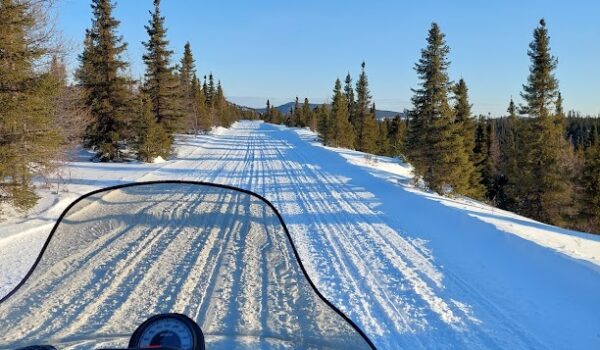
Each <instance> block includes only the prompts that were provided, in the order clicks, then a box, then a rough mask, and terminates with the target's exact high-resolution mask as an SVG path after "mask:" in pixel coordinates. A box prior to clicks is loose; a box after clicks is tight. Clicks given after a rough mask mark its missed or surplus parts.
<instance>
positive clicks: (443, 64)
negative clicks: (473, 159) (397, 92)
mask: <svg viewBox="0 0 600 350" xmlns="http://www.w3.org/2000/svg"><path fill="white" fill-rule="evenodd" d="M449 52H450V48H449V47H448V45H446V42H445V39H444V34H443V33H442V32H441V30H440V28H439V26H438V25H437V24H436V23H433V24H432V25H431V28H430V29H429V34H428V38H427V47H426V48H425V49H423V50H421V58H420V59H419V61H418V62H417V63H416V65H415V70H416V71H417V74H418V76H419V79H420V80H421V84H420V85H421V87H420V88H419V89H413V90H412V91H413V93H414V95H413V97H412V103H413V106H414V110H413V111H412V112H411V116H410V117H411V120H410V124H409V130H408V135H407V150H408V156H409V160H410V162H411V164H412V165H413V166H414V168H415V173H416V175H417V176H418V177H422V178H423V179H424V180H425V182H426V183H427V184H428V185H429V187H430V188H431V189H433V190H434V191H437V192H447V191H449V190H453V191H455V192H457V193H461V194H463V193H468V192H469V189H470V180H469V177H467V176H464V175H463V172H464V166H465V164H468V162H469V155H468V153H467V152H466V151H465V147H464V141H463V138H462V136H461V135H460V129H459V124H457V123H455V121H454V119H455V118H454V113H453V110H452V108H451V107H450V105H449V103H448V92H449V90H450V88H451V83H450V79H449V78H448V73H447V69H448V66H449V64H450V62H449V61H448V58H447V56H448V54H449Z"/></svg>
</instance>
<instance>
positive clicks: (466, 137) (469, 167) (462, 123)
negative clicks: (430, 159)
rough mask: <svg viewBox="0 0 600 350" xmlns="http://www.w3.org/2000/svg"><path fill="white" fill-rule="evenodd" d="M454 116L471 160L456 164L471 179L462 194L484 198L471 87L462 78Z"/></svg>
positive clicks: (456, 93)
mask: <svg viewBox="0 0 600 350" xmlns="http://www.w3.org/2000/svg"><path fill="white" fill-rule="evenodd" d="M453 90H454V99H455V104H454V116H455V122H456V124H457V126H458V132H459V133H460V137H462V139H463V145H464V152H465V153H467V155H468V157H469V161H468V162H465V163H463V164H456V166H459V167H461V169H462V173H463V176H465V177H467V178H468V179H469V186H468V188H466V189H465V191H464V192H463V193H462V194H465V195H468V196H470V197H472V198H477V199H483V197H484V188H483V186H482V185H481V169H478V168H477V167H476V164H478V163H480V162H481V159H478V157H477V155H476V154H475V152H474V151H475V121H474V120H473V118H472V116H471V104H470V103H469V89H468V88H467V83H466V82H465V80H464V79H462V78H461V79H460V80H459V81H458V83H457V84H456V85H455V86H454V89H453Z"/></svg>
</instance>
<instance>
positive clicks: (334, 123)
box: [327, 79, 354, 148]
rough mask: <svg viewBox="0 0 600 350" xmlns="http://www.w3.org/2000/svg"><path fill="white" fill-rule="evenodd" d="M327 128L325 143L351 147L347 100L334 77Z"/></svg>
mask: <svg viewBox="0 0 600 350" xmlns="http://www.w3.org/2000/svg"><path fill="white" fill-rule="evenodd" d="M328 127H329V130H328V132H327V141H328V142H327V144H328V145H331V146H334V147H345V148H349V147H352V145H353V144H354V130H353V129H352V124H350V120H349V115H348V101H346V96H345V95H344V94H343V93H342V83H341V82H340V79H336V81H335V86H334V88H333V98H332V101H331V114H330V117H329V125H328Z"/></svg>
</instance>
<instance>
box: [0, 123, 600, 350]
mask: <svg viewBox="0 0 600 350" xmlns="http://www.w3.org/2000/svg"><path fill="white" fill-rule="evenodd" d="M313 141H314V134H312V133H310V132H308V131H306V130H297V129H288V128H284V127H280V126H274V125H269V124H264V123H260V122H239V123H236V124H235V125H234V126H233V127H232V128H231V129H229V130H219V133H218V134H217V135H208V136H202V137H197V138H194V137H182V138H180V139H179V140H178V145H177V147H178V157H177V158H176V159H174V160H171V161H167V162H164V163H160V164H150V165H143V164H91V163H86V162H73V163H71V164H70V165H69V169H70V171H71V173H72V178H71V184H70V185H69V190H70V191H71V192H70V193H69V195H68V198H74V197H75V196H76V194H77V193H83V192H87V191H90V190H92V189H95V188H99V187H104V186H108V185H113V184H117V183H123V182H130V181H147V180H167V179H178V180H195V181H208V182H216V183H222V184H227V185H233V186H238V187H241V188H245V189H248V190H251V191H255V192H257V193H259V194H261V195H263V196H265V197H266V198H267V199H269V200H270V201H271V202H272V203H273V204H274V205H275V206H276V207H277V208H278V209H279V211H280V212H281V214H282V215H283V217H284V219H285V221H286V223H287V224H288V227H289V229H290V232H291V234H292V236H293V238H294V241H295V243H296V244H297V246H298V249H299V253H300V255H301V256H302V258H303V261H304V262H305V265H306V267H307V269H308V272H309V274H310V275H311V277H312V278H313V280H314V281H315V283H316V284H317V286H318V287H319V288H320V290H321V291H322V292H323V294H324V295H325V296H326V297H327V298H328V299H330V300H331V301H332V302H333V303H334V304H336V305H337V306H338V307H339V308H340V309H341V310H342V311H344V312H345V313H346V314H347V315H348V316H350V317H351V318H352V319H353V320H354V321H355V322H357V323H358V324H359V325H360V326H361V327H362V328H363V329H364V330H365V331H366V332H367V334H369V336H370V337H371V338H372V339H373V340H374V341H375V343H376V345H377V346H378V347H380V348H390V349H395V348H409V349H429V348H461V349H462V348H511V349H529V348H552V349H576V348H577V349H579V348H600V302H598V300H600V299H599V296H598V295H599V294H598V293H599V292H598V291H600V268H599V264H600V258H599V257H600V248H599V246H598V245H599V244H600V240H599V239H597V238H595V237H592V236H590V235H585V234H579V233H572V232H570V231H566V230H561V229H557V228H554V227H550V226H547V225H543V224H540V223H537V222H534V221H531V220H527V219H524V218H522V217H519V216H517V215H514V214H510V213H506V212H502V211H498V210H493V209H491V208H489V207H487V206H484V205H482V204H480V203H476V202H472V201H469V200H460V199H459V200H448V199H444V198H440V197H439V196H435V195H433V194H430V193H425V192H422V191H420V190H417V189H415V188H413V187H412V186H410V184H409V181H408V180H409V176H410V175H409V169H408V168H407V167H406V166H404V165H401V164H397V163H395V162H394V161H392V160H390V159H388V158H382V157H375V158H372V159H368V160H367V158H366V157H364V156H363V155H361V154H360V153H358V152H353V151H347V150H332V149H328V148H325V147H322V146H320V145H317V144H316V143H315V142H313ZM63 197H64V196H63ZM64 201H66V200H63V201H62V202H64ZM56 202H57V203H58V205H61V203H62V202H61V201H58V200H56ZM67 202H68V201H67ZM48 207H51V206H48ZM59 213H60V210H56V208H55V209H54V210H53V211H48V210H41V209H40V210H39V215H38V216H37V217H35V220H29V221H22V222H17V221H16V220H13V221H10V222H8V223H5V224H3V225H2V226H0V294H4V293H6V292H7V291H8V289H9V288H10V286H11V285H14V283H16V281H18V280H19V279H20V276H23V274H24V273H25V272H26V270H27V269H28V267H29V265H30V264H31V262H32V261H33V259H34V258H35V255H36V248H37V247H39V246H41V242H43V240H44V238H45V234H47V233H48V232H49V230H50V227H51V226H50V225H51V222H52V220H53V219H54V218H55V217H57V216H58V214H59ZM31 222H35V223H36V224H35V225H33V224H31ZM43 225H46V226H43ZM25 229H29V231H27V230H25ZM24 230H25V231H26V232H25V233H23V234H16V233H17V232H22V231H24ZM506 231H510V232H512V233H507V232H506ZM536 242H537V243H536ZM23 252H26V253H23Z"/></svg>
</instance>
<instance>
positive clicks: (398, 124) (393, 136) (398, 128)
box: [389, 115, 407, 157]
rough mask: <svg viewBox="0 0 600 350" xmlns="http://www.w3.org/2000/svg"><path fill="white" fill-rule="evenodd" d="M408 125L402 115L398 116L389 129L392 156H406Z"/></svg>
mask: <svg viewBox="0 0 600 350" xmlns="http://www.w3.org/2000/svg"><path fill="white" fill-rule="evenodd" d="M406 131H407V124H406V122H405V121H404V120H402V118H401V117H400V115H396V116H395V117H394V119H393V120H392V123H391V125H390V128H389V135H390V156H392V157H398V156H400V155H402V154H404V144H405V141H404V140H405V138H406Z"/></svg>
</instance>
